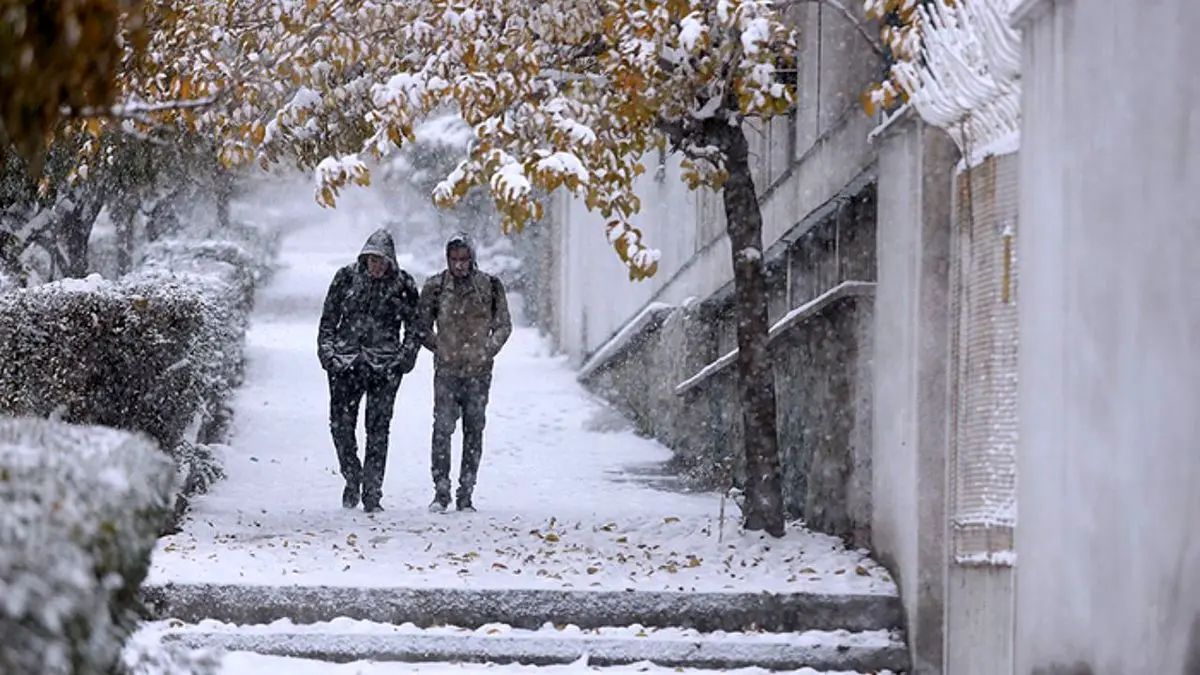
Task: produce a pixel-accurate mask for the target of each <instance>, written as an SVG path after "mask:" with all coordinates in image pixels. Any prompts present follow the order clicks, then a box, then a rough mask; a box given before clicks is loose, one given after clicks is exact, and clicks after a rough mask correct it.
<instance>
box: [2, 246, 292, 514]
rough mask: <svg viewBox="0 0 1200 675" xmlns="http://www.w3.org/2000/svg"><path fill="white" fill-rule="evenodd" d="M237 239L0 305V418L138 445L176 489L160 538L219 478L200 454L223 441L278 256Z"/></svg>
mask: <svg viewBox="0 0 1200 675" xmlns="http://www.w3.org/2000/svg"><path fill="white" fill-rule="evenodd" d="M243 229H245V228H243ZM237 232H238V233H239V236H240V237H242V238H243V241H226V240H212V239H201V240H186V239H174V240H164V241H160V242H157V243H155V244H153V245H151V246H149V247H147V249H146V250H145V251H144V252H143V256H142V260H141V262H140V264H139V267H138V269H137V270H135V271H134V272H133V273H131V274H129V275H126V276H124V277H122V278H121V279H118V280H115V281H110V280H105V279H101V278H100V277H99V276H97V275H93V276H91V277H88V278H87V279H83V280H77V279H68V280H63V281H59V282H55V283H52V284H46V285H44V286H38V287H34V288H29V289H18V290H15V291H12V292H9V293H3V294H0V414H8V415H16V416H35V417H54V418H58V419H62V420H63V421H66V422H72V423H78V424H88V425H101V426H107V427H113V428H116V429H124V430H128V431H137V432H141V433H144V434H146V435H148V436H149V437H150V438H152V439H153V440H154V441H156V442H157V443H158V444H159V446H160V447H161V448H162V449H163V450H164V451H166V452H167V453H168V454H170V455H171V456H172V457H173V458H174V459H175V460H176V464H177V467H178V469H179V474H180V475H179V479H178V483H179V484H180V485H181V486H183V488H184V490H183V492H182V493H181V494H180V495H179V497H178V499H177V502H176V508H175V513H174V518H173V519H172V521H171V522H170V523H168V525H167V529H168V530H170V529H172V528H173V527H174V526H175V524H176V523H177V521H178V519H179V518H180V517H181V516H182V514H183V511H184V510H185V509H186V506H187V497H188V496H190V495H192V494H196V493H198V492H203V491H204V490H206V489H207V488H208V486H209V485H210V484H211V483H212V482H213V481H215V480H217V479H219V478H220V477H221V468H220V465H219V463H218V462H217V461H216V459H215V457H214V454H213V452H212V449H211V448H209V447H207V446H209V445H211V444H219V443H221V442H223V441H224V440H225V435H226V428H227V425H228V422H229V420H230V418H231V409H230V402H231V399H232V394H233V391H234V389H235V388H236V387H237V386H238V385H239V384H241V381H242V375H243V351H244V345H245V335H246V326H247V318H248V315H249V312H250V310H251V308H252V305H253V301H254V291H255V289H256V288H257V287H258V285H259V284H261V283H262V282H263V281H264V280H265V279H266V278H267V276H268V275H269V274H270V272H271V269H272V267H271V264H270V262H269V261H271V260H273V259H274V256H275V253H276V252H277V247H278V241H279V240H278V237H275V236H264V235H261V234H257V233H253V232H252V231H251V230H249V229H245V231H242V230H237Z"/></svg>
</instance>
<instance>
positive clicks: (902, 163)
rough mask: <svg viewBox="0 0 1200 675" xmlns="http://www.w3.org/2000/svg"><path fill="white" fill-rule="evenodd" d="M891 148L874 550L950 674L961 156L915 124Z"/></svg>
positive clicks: (923, 656)
mask: <svg viewBox="0 0 1200 675" xmlns="http://www.w3.org/2000/svg"><path fill="white" fill-rule="evenodd" d="M880 145H881V147H880V150H879V225H878V227H879V230H878V235H877V244H876V246H877V254H878V261H879V284H878V287H877V288H876V294H875V338H874V368H875V381H874V387H875V391H874V394H875V398H874V421H873V424H872V429H873V432H874V441H873V444H872V446H873V447H872V452H873V454H872V458H871V461H872V475H873V483H874V484H873V486H872V488H873V489H872V497H873V515H872V520H871V529H872V544H873V548H874V550H875V552H876V553H877V554H878V555H879V557H880V558H882V559H883V561H884V562H885V563H886V564H887V565H888V566H889V568H890V569H892V570H893V571H894V572H895V573H896V575H897V576H898V581H899V583H900V594H901V597H902V598H903V600H904V609H905V616H906V619H907V626H906V627H907V629H908V637H909V645H910V648H911V651H912V659H913V672H914V673H916V674H917V675H923V674H925V673H941V672H943V670H942V668H943V661H944V655H943V644H942V643H943V634H944V627H943V622H944V613H945V609H944V608H945V602H946V600H945V584H946V576H945V575H946V567H947V563H948V561H949V554H948V552H947V550H946V541H945V533H946V522H947V521H946V460H947V456H948V441H947V431H948V419H947V418H948V405H949V391H948V389H949V379H948V374H947V361H948V359H947V355H948V349H949V347H948V340H949V336H950V318H949V313H948V309H949V308H948V299H947V295H946V294H947V292H948V287H949V264H950V232H951V229H950V228H951V213H950V208H951V205H950V201H951V200H950V190H951V186H952V182H951V175H952V171H953V168H954V163H955V161H956V160H957V151H956V150H955V148H954V145H953V142H952V141H951V140H950V137H949V136H947V135H945V134H944V133H943V132H942V131H940V130H938V129H936V128H934V127H930V126H927V125H925V124H924V123H922V122H920V121H919V120H917V119H915V118H914V116H910V117H908V118H907V119H905V120H903V121H902V122H900V123H899V124H898V125H896V126H894V127H893V129H892V131H891V132H890V133H889V134H888V135H887V136H885V137H884V138H882V139H881V140H880ZM955 675H957V673H956V674H955Z"/></svg>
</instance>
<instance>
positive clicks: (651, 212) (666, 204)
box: [554, 153, 732, 365]
mask: <svg viewBox="0 0 1200 675" xmlns="http://www.w3.org/2000/svg"><path fill="white" fill-rule="evenodd" d="M656 155H657V153H652V154H651V155H649V156H648V157H646V158H645V159H644V160H643V161H644V162H645V163H646V166H647V171H646V173H645V174H643V175H642V176H641V177H640V178H639V180H638V183H637V186H636V189H637V194H638V196H639V197H640V198H641V200H642V210H641V213H639V214H637V216H635V217H634V220H633V224H634V226H636V227H637V228H638V229H640V230H641V231H642V236H643V242H645V243H646V245H648V246H650V247H651V248H655V249H658V250H659V251H660V252H661V254H662V258H661V259H660V260H659V269H658V273H657V274H656V275H655V276H654V277H651V278H650V279H648V280H645V281H630V280H629V272H628V271H627V268H626V267H625V265H624V263H622V262H621V259H620V258H618V257H617V254H616V252H615V251H614V250H613V248H612V246H610V245H609V243H608V239H607V238H606V236H605V233H604V227H605V221H604V218H603V217H601V216H600V214H598V213H591V212H589V211H588V210H587V207H586V206H585V205H584V204H583V202H582V201H580V200H575V199H563V200H561V201H560V203H559V205H560V210H561V212H560V214H558V221H559V222H557V223H555V224H554V226H555V227H560V228H562V230H563V238H562V239H561V245H562V246H563V247H564V248H563V250H564V261H563V263H564V264H563V266H562V268H561V270H562V271H561V273H562V274H563V275H564V279H563V297H562V298H561V303H562V304H561V306H560V307H559V308H557V310H558V311H559V312H560V314H561V319H560V320H561V329H562V330H563V332H564V335H563V339H562V340H561V342H560V346H562V347H563V348H564V349H565V350H566V351H567V352H568V354H569V355H570V356H571V358H572V360H573V361H574V362H575V363H576V365H578V364H579V363H580V362H581V361H582V359H583V358H584V357H586V356H587V355H589V354H591V353H592V352H594V351H595V350H597V349H599V348H600V347H601V346H602V345H603V344H604V343H605V342H606V341H607V340H608V339H609V338H611V337H613V335H615V334H616V333H617V332H618V331H619V330H620V329H621V327H622V326H624V325H625V323H626V322H628V321H629V320H630V319H632V318H633V317H634V316H635V315H636V314H637V313H638V312H639V311H641V309H642V308H643V307H645V306H646V304H647V303H648V302H650V300H651V299H652V298H655V297H656V296H661V295H663V290H664V288H666V287H667V286H668V285H670V286H671V287H672V288H671V289H670V291H671V292H670V293H667V294H666V295H667V296H669V298H666V297H664V298H663V301H666V302H671V301H674V302H679V301H682V300H683V299H684V297H686V296H683V297H678V296H679V295H680V293H681V292H684V293H686V292H687V290H688V289H685V288H682V286H688V285H691V286H695V285H696V284H680V283H679V282H678V281H676V282H675V283H671V282H672V280H673V279H674V278H675V277H676V276H677V274H678V273H679V271H680V269H681V268H683V266H684V265H685V264H686V263H688V261H689V260H690V259H691V258H692V257H693V256H694V255H695V253H696V249H697V241H696V195H695V194H693V193H692V192H691V191H690V190H688V188H687V186H686V185H685V184H684V183H683V181H682V179H681V178H680V169H679V159H678V158H676V157H671V158H668V165H667V172H666V176H664V177H663V179H662V180H661V181H659V180H657V179H656V178H655V177H654V168H655V166H656V164H657V157H656ZM725 257H726V258H728V256H727V255H726V256H725ZM726 264H727V265H728V263H726ZM731 274H732V273H730V275H731ZM714 276H715V275H714ZM697 290H701V289H697ZM710 292H711V291H710Z"/></svg>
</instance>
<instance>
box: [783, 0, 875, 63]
mask: <svg viewBox="0 0 1200 675" xmlns="http://www.w3.org/2000/svg"><path fill="white" fill-rule="evenodd" d="M807 2H815V3H817V4H819V5H826V6H827V7H829V8H830V9H833V10H836V11H837V12H838V13H839V14H841V15H842V16H843V17H844V18H845V19H846V20H847V21H849V22H850V25H852V26H854V30H856V31H858V34H859V35H861V36H862V38H863V39H864V40H866V41H867V44H869V45H871V50H872V51H874V52H875V54H876V55H878V56H879V57H880V58H886V57H887V52H885V51H884V49H883V45H882V44H880V43H879V39H878V38H877V37H876V36H873V35H871V33H870V31H868V30H867V27H866V26H865V25H863V22H862V21H860V20H859V19H858V17H857V16H855V15H854V12H852V11H850V8H849V7H847V6H846V5H844V4H842V3H841V1H840V0H783V1H782V2H780V3H778V4H777V5H776V8H777V9H779V10H780V11H783V10H786V9H788V8H789V7H793V6H795V5H799V4H801V3H807Z"/></svg>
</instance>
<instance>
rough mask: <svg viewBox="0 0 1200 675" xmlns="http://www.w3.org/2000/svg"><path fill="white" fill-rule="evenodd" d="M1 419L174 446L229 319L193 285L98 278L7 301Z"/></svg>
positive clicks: (1, 331) (193, 411)
mask: <svg viewBox="0 0 1200 675" xmlns="http://www.w3.org/2000/svg"><path fill="white" fill-rule="evenodd" d="M0 317H3V319H2V320H0V413H6V414H10V415H21V416H38V417H48V416H50V415H58V416H61V417H62V418H63V419H64V420H66V421H69V422H77V423H83V424H96V425H102V426H108V427H116V428H118V429H128V430H135V431H141V432H144V433H146V434H147V435H149V436H150V437H151V438H153V439H154V440H156V441H158V443H159V444H160V445H161V446H162V447H163V448H167V449H170V448H173V447H174V446H176V445H177V444H179V443H180V442H181V441H182V440H183V439H184V437H185V434H186V432H187V429H188V427H189V426H190V425H192V424H193V423H194V422H195V421H196V416H197V412H198V411H199V409H200V403H201V402H202V401H203V399H204V398H205V395H206V394H207V393H209V392H207V391H206V376H208V375H209V374H208V373H205V372H203V368H204V365H205V362H206V360H208V359H209V358H210V356H209V355H208V354H207V353H206V351H205V350H206V347H207V345H206V337H207V335H206V334H207V333H209V332H211V331H212V330H213V329H212V328H211V327H210V326H209V324H211V323H212V322H214V321H217V320H221V319H223V318H225V317H224V316H223V315H222V313H221V312H220V311H219V308H217V307H214V306H213V303H212V302H211V301H209V300H208V299H207V298H206V297H205V295H204V293H203V292H202V291H201V290H199V289H197V288H196V286H195V284H194V283H190V280H176V281H165V280H162V279H143V278H138V277H132V278H127V279H124V280H122V281H117V282H114V281H106V280H103V279H100V278H99V277H98V276H92V277H89V278H87V279H83V280H77V279H69V280H63V281H59V282H55V283H52V284H46V285H43V286H36V287H33V288H28V289H22V290H19V291H16V292H13V293H8V294H5V295H2V296H0Z"/></svg>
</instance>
